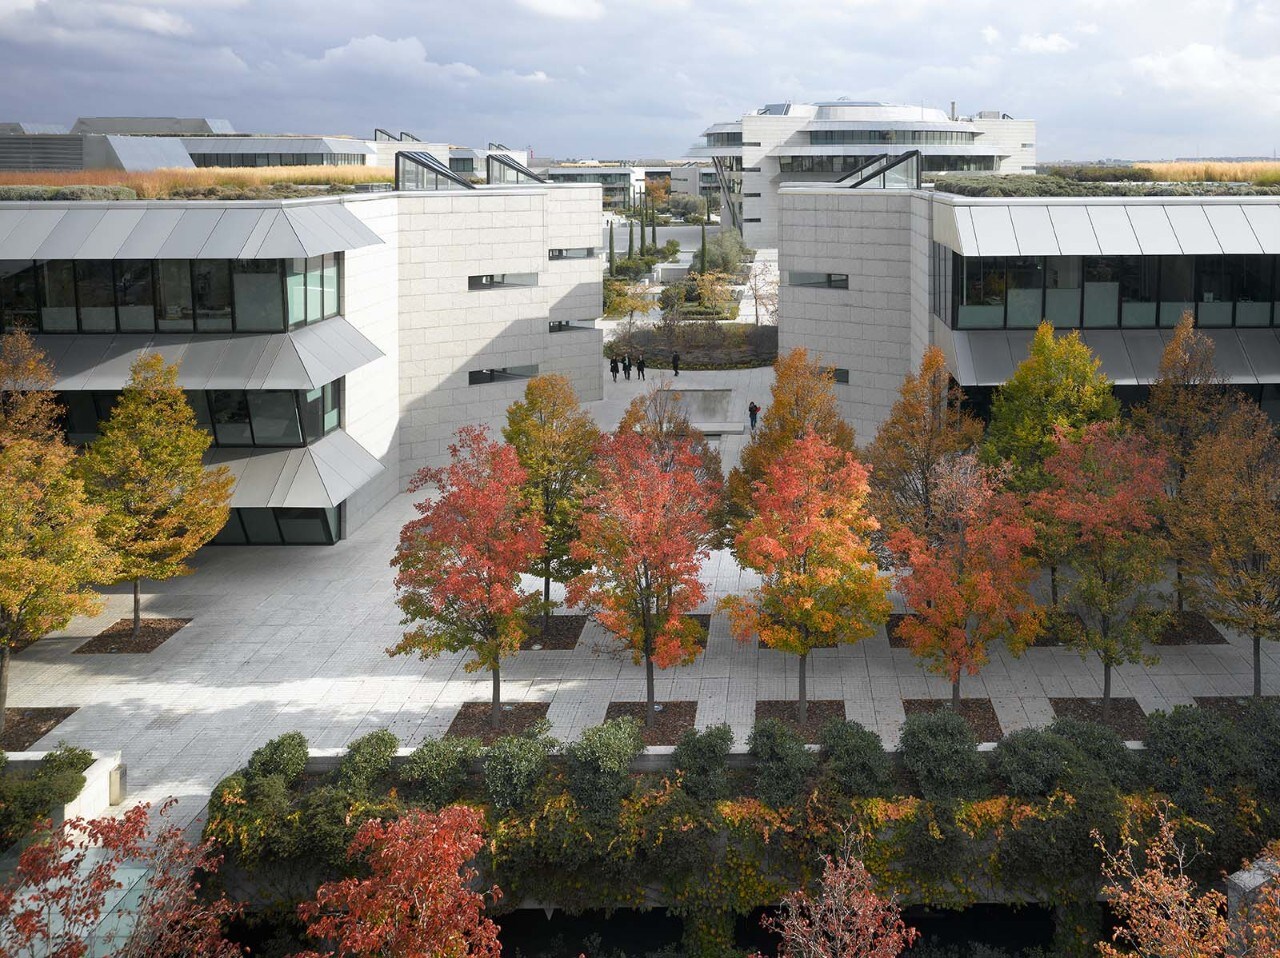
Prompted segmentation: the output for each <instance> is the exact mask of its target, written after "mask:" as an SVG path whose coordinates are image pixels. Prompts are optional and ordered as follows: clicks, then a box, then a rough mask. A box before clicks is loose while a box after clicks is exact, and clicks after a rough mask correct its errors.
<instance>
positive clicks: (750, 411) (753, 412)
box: [747, 399, 760, 432]
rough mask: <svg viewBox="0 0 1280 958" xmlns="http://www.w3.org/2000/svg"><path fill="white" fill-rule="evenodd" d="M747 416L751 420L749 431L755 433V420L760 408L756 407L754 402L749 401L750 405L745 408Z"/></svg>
mask: <svg viewBox="0 0 1280 958" xmlns="http://www.w3.org/2000/svg"><path fill="white" fill-rule="evenodd" d="M747 416H748V417H750V419H751V431H752V432H755V431H756V419H757V418H759V416H760V407H759V406H757V405H756V401H755V400H754V399H753V400H751V405H750V406H748V407H747Z"/></svg>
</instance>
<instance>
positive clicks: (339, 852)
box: [279, 785, 364, 869]
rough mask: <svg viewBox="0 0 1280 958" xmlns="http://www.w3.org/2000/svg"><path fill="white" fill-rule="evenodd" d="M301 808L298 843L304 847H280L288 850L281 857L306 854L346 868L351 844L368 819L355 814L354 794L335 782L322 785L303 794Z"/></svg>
mask: <svg viewBox="0 0 1280 958" xmlns="http://www.w3.org/2000/svg"><path fill="white" fill-rule="evenodd" d="M298 811H299V815H298V827H297V830H296V835H297V837H298V839H299V841H298V842H297V843H296V846H300V847H293V848H288V849H285V848H281V849H279V851H281V852H285V853H286V854H284V855H282V856H281V857H286V858H292V857H297V856H300V855H306V856H307V857H310V858H314V859H315V860H316V861H317V862H318V863H320V864H322V865H325V866H327V867H328V868H331V869H342V868H344V867H345V866H346V864H347V847H348V846H349V845H350V844H351V840H352V839H353V838H355V836H356V830H357V829H358V828H359V827H360V825H362V824H363V822H364V819H361V818H360V817H359V816H356V815H352V814H351V796H350V794H348V793H347V792H345V791H343V790H342V789H341V788H335V787H334V786H332V785H322V786H321V787H320V788H317V789H313V790H312V791H310V792H308V793H307V794H306V795H305V796H304V797H303V799H302V803H301V805H300V806H299V809H298Z"/></svg>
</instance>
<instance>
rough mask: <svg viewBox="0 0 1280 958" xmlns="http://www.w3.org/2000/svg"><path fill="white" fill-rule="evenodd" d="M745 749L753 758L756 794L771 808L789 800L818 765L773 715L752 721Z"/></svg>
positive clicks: (795, 795) (785, 804)
mask: <svg viewBox="0 0 1280 958" xmlns="http://www.w3.org/2000/svg"><path fill="white" fill-rule="evenodd" d="M747 750H748V751H749V752H750V753H751V755H752V756H753V757H754V758H755V760H756V797H757V798H759V799H760V800H761V801H762V802H765V803H766V804H768V805H772V806H773V807H774V808H783V807H785V806H787V805H790V804H792V803H793V802H794V801H795V800H796V799H797V798H798V797H799V795H800V792H801V791H802V790H803V789H804V787H805V784H806V782H808V780H809V776H810V775H812V774H813V772H814V769H816V768H817V765H818V761H817V758H816V757H815V756H814V755H813V753H812V752H810V751H809V750H808V749H807V748H805V744H804V740H803V739H802V738H801V737H800V735H799V734H798V733H797V732H795V731H793V730H792V729H791V728H790V727H788V726H787V725H784V724H783V723H782V722H779V721H778V720H777V719H765V720H764V721H761V722H757V723H756V724H755V727H754V728H753V729H752V730H751V737H750V738H749V739H748V740H747Z"/></svg>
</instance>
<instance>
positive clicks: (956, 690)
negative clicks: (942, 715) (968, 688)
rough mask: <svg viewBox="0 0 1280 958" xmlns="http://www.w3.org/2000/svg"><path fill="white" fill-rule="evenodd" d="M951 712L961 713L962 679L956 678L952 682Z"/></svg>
mask: <svg viewBox="0 0 1280 958" xmlns="http://www.w3.org/2000/svg"><path fill="white" fill-rule="evenodd" d="M951 710H952V711H953V712H959V711H960V679H959V677H957V678H955V679H954V680H952V682H951Z"/></svg>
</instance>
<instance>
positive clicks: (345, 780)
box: [338, 728, 400, 793]
mask: <svg viewBox="0 0 1280 958" xmlns="http://www.w3.org/2000/svg"><path fill="white" fill-rule="evenodd" d="M399 747H400V740H399V739H398V738H396V737H395V735H394V734H393V733H392V732H390V731H389V730H387V729H385V728H380V729H378V730H376V731H373V732H370V733H369V734H368V735H364V736H361V737H360V738H358V739H356V740H355V741H354V742H352V743H351V744H350V745H348V746H347V754H346V756H345V757H344V758H343V759H342V764H341V765H339V766H338V784H339V785H341V786H342V787H343V788H347V789H350V790H351V791H353V792H359V793H363V792H368V791H369V789H371V788H372V787H373V785H374V783H375V782H377V781H378V779H380V778H382V777H383V776H384V775H386V774H387V773H388V772H390V771H391V760H392V759H393V758H395V754H396V749H398V748H399Z"/></svg>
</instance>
